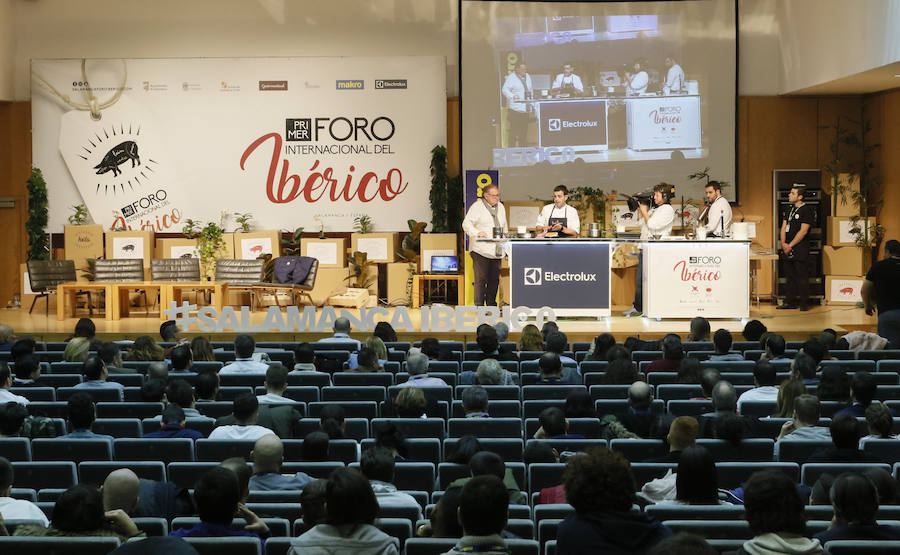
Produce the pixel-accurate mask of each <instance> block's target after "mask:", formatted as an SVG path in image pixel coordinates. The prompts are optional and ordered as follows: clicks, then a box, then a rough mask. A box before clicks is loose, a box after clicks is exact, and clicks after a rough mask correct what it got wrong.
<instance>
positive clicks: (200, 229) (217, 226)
mask: <svg viewBox="0 0 900 555" xmlns="http://www.w3.org/2000/svg"><path fill="white" fill-rule="evenodd" d="M224 223H225V222H224V220H223V219H220V220H219V222H218V223H216V222H206V223H205V224H204V223H202V222H196V221H194V220H192V219H190V218H189V219H188V220H186V221H185V224H184V227H183V228H182V230H181V232H182V233H184V236H185V237H187V238H188V239H196V240H197V252H198V253H199V254H200V269H201V271H202V272H203V275H204V276H206V277H207V278H209V279H212V277H213V276H214V275H215V272H216V259H217V258H220V257H221V256H222V255H224V254H225V225H224Z"/></svg>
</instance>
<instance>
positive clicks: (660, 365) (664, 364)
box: [647, 333, 684, 373]
mask: <svg viewBox="0 0 900 555" xmlns="http://www.w3.org/2000/svg"><path fill="white" fill-rule="evenodd" d="M660 347H661V349H662V358H661V359H657V360H654V361H652V362H651V363H650V364H649V365H648V366H647V372H648V373H649V372H678V369H679V368H681V359H683V358H684V348H683V347H682V346H681V338H680V337H678V336H677V335H675V334H674V333H670V334H668V335H667V336H665V337H664V338H663V340H662V342H661V344H660Z"/></svg>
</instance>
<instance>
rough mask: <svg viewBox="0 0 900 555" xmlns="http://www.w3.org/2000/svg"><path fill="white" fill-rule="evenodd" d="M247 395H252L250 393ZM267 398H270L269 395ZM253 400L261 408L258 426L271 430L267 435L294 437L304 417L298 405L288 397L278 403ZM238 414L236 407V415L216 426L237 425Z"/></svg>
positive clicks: (222, 418)
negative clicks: (297, 425) (296, 425)
mask: <svg viewBox="0 0 900 555" xmlns="http://www.w3.org/2000/svg"><path fill="white" fill-rule="evenodd" d="M273 366H275V365H273ZM277 366H279V367H281V368H282V371H284V366H281V365H280V364H278V365H277ZM266 376H268V373H267V374H266ZM267 379H268V378H267ZM285 380H286V378H285ZM286 383H287V382H286V381H285V384H286ZM284 387H285V388H286V387H287V385H285V386H284ZM247 395H250V394H249V393H248V394H247ZM266 397H267V398H269V397H268V395H267V396H266ZM253 398H254V400H255V402H256V403H257V406H258V407H259V408H258V415H257V419H256V424H258V425H259V426H261V427H262V428H264V429H268V430H270V431H269V432H267V433H274V434H275V435H277V436H278V437H280V438H282V439H290V438H292V437H294V424H295V423H296V422H297V421H298V420H300V418H301V417H302V415H301V414H300V411H298V410H297V409H296V408H295V407H294V405H295V404H296V403H294V402H293V401H291V400H290V399H287V398H286V397H282V400H281V401H279V402H278V403H261V402H260V401H259V400H257V398H256V397H253ZM236 414H237V413H236V405H235V414H230V415H226V416H223V417H221V418H219V419H218V420H216V426H224V425H231V424H236V423H237V420H236ZM210 438H212V435H210ZM247 439H255V438H247Z"/></svg>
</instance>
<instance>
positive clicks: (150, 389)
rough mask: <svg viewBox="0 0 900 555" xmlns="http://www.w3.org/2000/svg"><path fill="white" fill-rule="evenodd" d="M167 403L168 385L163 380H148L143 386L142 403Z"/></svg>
mask: <svg viewBox="0 0 900 555" xmlns="http://www.w3.org/2000/svg"><path fill="white" fill-rule="evenodd" d="M165 401H166V383H165V382H163V381H161V380H148V381H147V382H145V383H144V385H142V386H141V402H144V403H164V402H165Z"/></svg>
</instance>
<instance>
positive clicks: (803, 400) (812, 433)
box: [775, 394, 831, 460]
mask: <svg viewBox="0 0 900 555" xmlns="http://www.w3.org/2000/svg"><path fill="white" fill-rule="evenodd" d="M791 416H792V419H791V420H788V421H787V422H785V423H784V424H783V425H782V426H781V431H780V432H779V433H778V438H777V439H776V441H775V460H778V454H779V447H780V445H781V440H782V439H789V440H794V439H810V440H819V441H825V440H828V441H831V430H829V429H828V428H826V427H824V426H819V425H818V424H819V399H818V397H816V396H815V395H809V394H803V395H800V396H799V397H797V400H796V402H794V413H793V415H791Z"/></svg>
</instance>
